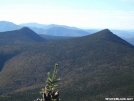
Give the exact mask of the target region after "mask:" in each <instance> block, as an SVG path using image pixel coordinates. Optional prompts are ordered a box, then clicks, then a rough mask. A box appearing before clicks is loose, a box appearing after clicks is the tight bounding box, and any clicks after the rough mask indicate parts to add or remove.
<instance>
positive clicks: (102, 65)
mask: <svg viewBox="0 0 134 101" xmlns="http://www.w3.org/2000/svg"><path fill="white" fill-rule="evenodd" d="M10 47H12V48H10ZM0 51H1V52H0V53H1V54H0V56H1V55H3V57H4V58H7V60H6V61H5V63H4V65H3V67H2V69H1V72H0V81H1V82H0V89H1V94H5V93H10V92H12V94H13V95H8V96H5V97H3V96H2V95H1V96H0V101H8V100H9V99H10V100H11V101H14V100H16V99H17V100H20V101H24V100H25V101H29V100H33V99H32V98H33V95H34V97H35V98H37V97H38V96H37V95H39V91H38V90H37V91H36V92H35V91H32V92H34V93H29V97H26V95H25V92H27V91H28V90H30V89H31V88H32V87H33V86H36V88H39V89H40V87H41V86H42V85H43V84H44V81H45V78H46V74H47V72H48V71H52V70H53V66H54V64H55V63H58V64H59V68H58V76H59V77H60V78H61V79H62V82H61V83H60V85H59V89H60V92H61V93H60V97H61V99H62V101H83V100H91V101H104V100H105V98H106V97H133V90H132V89H133V88H134V63H133V61H134V46H132V45H131V44H129V43H128V42H126V41H124V40H123V39H121V38H120V37H118V36H116V35H114V34H113V33H112V32H110V31H109V30H108V29H105V30H102V31H100V32H97V33H94V34H92V35H89V36H84V37H79V38H74V39H68V40H60V41H55V42H46V43H33V44H32V43H31V44H28V45H27V44H25V45H24V44H23V45H12V46H10V45H9V46H2V47H0ZM1 59H2V58H1ZM33 89H34V88H33ZM15 91H20V92H21V94H20V96H22V97H21V99H19V98H18V96H17V93H15ZM14 94H15V95H14ZM35 98H34V99H35Z"/></svg>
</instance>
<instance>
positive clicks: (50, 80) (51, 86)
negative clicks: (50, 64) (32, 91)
mask: <svg viewBox="0 0 134 101" xmlns="http://www.w3.org/2000/svg"><path fill="white" fill-rule="evenodd" d="M57 68H58V64H55V67H54V71H53V74H52V75H50V72H48V74H47V76H48V77H47V80H46V83H47V85H48V88H47V89H46V92H50V91H54V90H55V88H56V87H57V86H58V85H57V84H56V83H58V82H59V81H60V78H58V79H56V74H57Z"/></svg>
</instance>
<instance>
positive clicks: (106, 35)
mask: <svg viewBox="0 0 134 101" xmlns="http://www.w3.org/2000/svg"><path fill="white" fill-rule="evenodd" d="M93 36H94V37H95V38H98V40H105V41H111V42H116V43H120V44H123V45H128V46H132V45H131V44H130V43H128V42H126V41H125V40H123V39H122V38H120V37H118V36H117V35H115V34H114V33H112V32H111V31H110V30H109V29H104V30H101V31H99V32H96V33H95V34H93Z"/></svg>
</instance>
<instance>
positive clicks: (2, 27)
mask: <svg viewBox="0 0 134 101" xmlns="http://www.w3.org/2000/svg"><path fill="white" fill-rule="evenodd" d="M20 28H22V27H21V26H18V25H16V24H14V23H12V22H8V21H0V32H5V31H11V30H17V29H20Z"/></svg>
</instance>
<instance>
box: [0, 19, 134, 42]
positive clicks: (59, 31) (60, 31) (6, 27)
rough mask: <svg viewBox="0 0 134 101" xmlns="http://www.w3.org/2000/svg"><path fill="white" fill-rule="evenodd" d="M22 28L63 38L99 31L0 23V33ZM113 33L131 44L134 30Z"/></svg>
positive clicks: (61, 26)
mask: <svg viewBox="0 0 134 101" xmlns="http://www.w3.org/2000/svg"><path fill="white" fill-rule="evenodd" d="M23 27H29V28H30V29H32V30H33V31H34V32H36V33H37V34H44V35H49V36H51V35H52V36H63V37H79V36H85V35H90V34H93V33H95V32H97V31H100V29H79V28H76V27H69V26H65V25H55V24H50V25H45V24H38V23H24V24H20V25H16V24H14V23H12V22H7V21H0V32H5V31H11V30H17V29H20V28H23ZM111 31H112V32H113V33H115V34H116V35H118V36H119V37H121V38H123V39H125V40H126V41H128V42H130V43H131V44H134V43H133V40H132V39H133V38H134V30H111Z"/></svg>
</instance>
